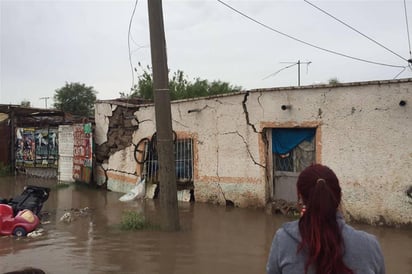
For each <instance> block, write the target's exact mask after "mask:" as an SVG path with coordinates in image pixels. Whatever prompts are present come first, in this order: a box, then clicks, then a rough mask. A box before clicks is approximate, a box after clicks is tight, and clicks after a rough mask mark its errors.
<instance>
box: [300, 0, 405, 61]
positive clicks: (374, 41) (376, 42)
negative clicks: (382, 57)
mask: <svg viewBox="0 0 412 274" xmlns="http://www.w3.org/2000/svg"><path fill="white" fill-rule="evenodd" d="M303 1H305V2H306V3H307V4H309V5H311V6H312V7H314V8H315V9H317V10H320V11H321V12H323V13H324V14H326V15H328V16H330V17H332V18H333V19H335V20H336V21H338V22H339V23H341V24H343V25H345V26H347V27H348V28H350V29H351V30H353V31H355V32H357V33H358V34H360V35H362V36H363V37H365V38H366V39H368V40H370V41H372V42H373V43H375V44H377V45H379V46H381V47H382V48H384V49H386V50H387V51H389V52H391V53H393V54H394V55H396V56H398V57H399V58H401V59H402V60H404V61H406V62H408V60H407V59H406V58H404V57H403V56H401V55H399V54H397V53H396V52H394V51H392V50H390V49H388V48H387V47H385V46H384V45H382V44H381V43H379V42H378V41H376V40H374V39H372V38H370V37H369V36H367V35H366V34H363V33H362V32H360V31H359V30H357V29H355V28H354V27H351V26H350V25H349V24H347V23H345V22H343V21H342V20H340V19H338V18H337V17H335V16H333V15H332V14H330V13H329V12H327V11H325V10H323V9H321V8H319V7H318V6H316V5H315V4H313V3H311V2H309V1H308V0H303Z"/></svg>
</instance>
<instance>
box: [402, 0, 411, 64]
mask: <svg viewBox="0 0 412 274" xmlns="http://www.w3.org/2000/svg"><path fill="white" fill-rule="evenodd" d="M403 6H404V8H405V19H406V33H407V35H408V45H409V57H410V58H412V51H411V38H410V36H409V23H408V12H407V11H406V0H403Z"/></svg>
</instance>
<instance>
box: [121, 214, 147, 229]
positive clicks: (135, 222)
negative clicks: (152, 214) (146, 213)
mask: <svg viewBox="0 0 412 274" xmlns="http://www.w3.org/2000/svg"><path fill="white" fill-rule="evenodd" d="M120 226H121V228H122V229H123V230H142V229H148V228H152V225H151V224H150V223H149V222H147V221H146V219H145V218H144V217H143V216H142V215H141V214H140V213H138V212H135V211H126V212H123V215H122V221H121V223H120Z"/></svg>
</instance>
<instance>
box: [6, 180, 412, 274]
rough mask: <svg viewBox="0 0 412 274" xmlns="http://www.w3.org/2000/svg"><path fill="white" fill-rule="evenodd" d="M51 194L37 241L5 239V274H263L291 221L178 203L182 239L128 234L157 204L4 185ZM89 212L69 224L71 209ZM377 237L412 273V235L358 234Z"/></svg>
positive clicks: (392, 261)
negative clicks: (125, 223) (136, 215)
mask: <svg viewBox="0 0 412 274" xmlns="http://www.w3.org/2000/svg"><path fill="white" fill-rule="evenodd" d="M28 184H35V185H40V186H48V187H51V188H52V191H51V192H50V197H49V200H48V201H47V202H46V203H45V205H44V207H43V211H46V212H48V213H49V215H48V216H47V218H48V219H49V221H50V223H48V224H44V225H43V226H42V228H43V229H44V234H43V235H42V236H40V237H38V238H21V239H16V238H13V237H1V238H0V270H1V271H2V272H4V271H11V270H15V269H20V268H22V267H26V266H31V267H38V268H41V269H43V270H45V271H46V272H47V273H183V274H185V273H188V274H189V273H190V274H192V273H265V264H266V259H267V254H268V250H269V248H270V243H271V240H272V237H273V233H274V232H275V230H276V229H277V228H278V227H279V226H281V224H282V223H283V222H286V221H288V220H289V219H287V218H285V217H282V216H270V215H266V214H265V213H264V212H262V211H260V210H252V209H239V208H225V207H218V206H213V205H208V204H201V203H197V204H188V203H180V204H179V210H180V222H181V227H182V229H181V231H179V232H161V231H127V232H125V231H122V230H120V228H119V223H120V220H121V214H122V212H123V211H125V210H135V211H140V212H143V213H144V214H145V216H147V217H148V218H149V219H150V220H152V221H153V222H156V221H157V220H158V218H159V216H158V214H157V210H156V208H157V207H158V204H157V202H156V201H152V200H147V201H134V202H130V203H121V202H119V201H118V198H119V197H120V196H121V195H122V194H120V193H114V192H107V191H104V190H98V189H91V188H87V187H84V186H77V185H76V186H71V187H68V188H56V187H55V185H56V182H55V181H53V180H41V179H33V178H25V177H18V178H15V177H9V178H0V197H13V196H15V195H17V194H19V193H21V191H22V190H23V188H24V186H25V185H28ZM85 207H88V208H89V209H90V210H89V211H88V214H85V215H84V216H78V217H77V218H76V220H75V221H73V222H71V223H64V222H60V221H59V220H60V217H61V216H62V215H63V214H64V213H65V212H67V211H69V210H70V209H72V208H85ZM357 227H360V228H361V229H364V230H367V231H369V232H371V233H373V234H375V235H377V236H378V238H379V240H380V242H381V245H382V249H383V252H384V255H385V260H386V265H387V273H412V254H411V252H410V248H411V246H412V231H410V230H402V229H389V228H376V227H370V226H357Z"/></svg>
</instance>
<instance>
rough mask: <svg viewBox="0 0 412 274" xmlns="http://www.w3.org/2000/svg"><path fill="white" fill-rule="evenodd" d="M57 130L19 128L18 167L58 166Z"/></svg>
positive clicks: (17, 130) (17, 134) (17, 137)
mask: <svg viewBox="0 0 412 274" xmlns="http://www.w3.org/2000/svg"><path fill="white" fill-rule="evenodd" d="M57 132H58V131H57V128H17V129H16V167H55V168H57V166H58V153H59V144H58V135H57Z"/></svg>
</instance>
